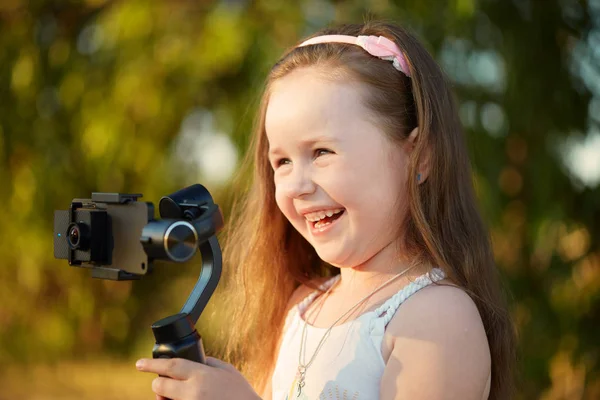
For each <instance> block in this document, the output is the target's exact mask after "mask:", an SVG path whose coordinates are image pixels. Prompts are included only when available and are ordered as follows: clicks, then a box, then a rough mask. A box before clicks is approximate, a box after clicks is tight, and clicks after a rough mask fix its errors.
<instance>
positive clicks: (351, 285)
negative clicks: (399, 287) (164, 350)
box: [335, 242, 431, 295]
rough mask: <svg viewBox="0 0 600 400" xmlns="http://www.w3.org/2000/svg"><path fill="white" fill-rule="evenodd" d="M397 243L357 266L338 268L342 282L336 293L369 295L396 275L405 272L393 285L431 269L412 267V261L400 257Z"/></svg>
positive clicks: (418, 266) (389, 245)
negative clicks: (368, 293)
mask: <svg viewBox="0 0 600 400" xmlns="http://www.w3.org/2000/svg"><path fill="white" fill-rule="evenodd" d="M398 248H399V247H398V245H397V243H396V242H392V243H390V244H388V245H387V246H386V247H384V248H383V249H381V251H379V252H378V253H377V254H375V255H374V256H373V257H371V258H370V259H368V260H366V261H365V262H363V263H361V264H359V265H355V266H337V267H338V268H339V269H340V275H341V276H340V281H339V282H338V283H337V284H336V288H335V291H337V292H339V293H342V292H343V293H354V294H355V295H356V294H360V293H367V292H369V291H371V290H373V289H375V288H376V287H378V286H379V285H381V284H383V283H384V282H386V281H388V280H389V279H391V278H393V277H394V276H395V275H398V274H399V273H401V272H403V271H405V270H406V269H407V268H410V269H409V270H408V271H406V272H404V273H403V274H402V276H400V277H398V278H397V279H395V280H394V281H393V282H392V283H391V284H394V283H397V282H399V281H404V282H405V281H407V280H410V279H411V278H415V277H417V276H419V275H422V274H424V273H426V272H428V271H429V270H430V269H431V268H430V267H427V266H423V265H413V266H411V263H410V260H408V259H406V258H405V257H401V256H399V251H398Z"/></svg>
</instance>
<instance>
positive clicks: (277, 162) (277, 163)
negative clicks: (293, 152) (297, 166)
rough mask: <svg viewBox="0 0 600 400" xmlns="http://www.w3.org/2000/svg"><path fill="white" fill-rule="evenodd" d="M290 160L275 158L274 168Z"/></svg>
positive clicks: (289, 162) (288, 162)
mask: <svg viewBox="0 0 600 400" xmlns="http://www.w3.org/2000/svg"><path fill="white" fill-rule="evenodd" d="M291 163H292V161H291V160H290V159H289V158H279V159H277V160H275V164H274V165H275V168H277V167H281V166H282V165H286V164H291Z"/></svg>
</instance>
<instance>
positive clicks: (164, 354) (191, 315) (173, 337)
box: [152, 236, 223, 364]
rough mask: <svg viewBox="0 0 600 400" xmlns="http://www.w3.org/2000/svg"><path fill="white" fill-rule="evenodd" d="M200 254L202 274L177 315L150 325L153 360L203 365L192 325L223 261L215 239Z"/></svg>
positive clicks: (202, 351) (203, 361) (216, 277)
mask: <svg viewBox="0 0 600 400" xmlns="http://www.w3.org/2000/svg"><path fill="white" fill-rule="evenodd" d="M200 254H201V256H202V272H201V273H200V277H199V278H198V281H197V282H196V285H195V286H194V289H193V290H192V293H191V294H190V296H189V297H188V299H187V301H186V303H185V305H184V306H183V308H182V309H181V311H180V312H179V314H175V315H171V316H169V317H166V318H163V319H161V320H159V321H157V322H155V323H154V324H152V332H153V333H154V338H155V339H156V344H155V345H154V349H153V350H152V357H153V358H185V359H187V360H191V361H196V362H200V363H202V364H205V363H206V357H205V355H204V348H203V345H202V338H201V336H200V335H199V334H198V332H197V331H196V328H195V325H196V322H197V321H198V318H200V314H201V313H202V311H203V310H204V308H205V307H206V304H207V303H208V301H209V299H210V297H211V296H212V294H213V293H214V291H215V289H216V288H217V284H218V283H219V279H220V278H221V270H222V265H223V258H222V253H221V248H220V246H219V242H218V241H217V237H216V236H212V237H211V238H210V239H208V240H207V241H206V242H204V243H202V244H200Z"/></svg>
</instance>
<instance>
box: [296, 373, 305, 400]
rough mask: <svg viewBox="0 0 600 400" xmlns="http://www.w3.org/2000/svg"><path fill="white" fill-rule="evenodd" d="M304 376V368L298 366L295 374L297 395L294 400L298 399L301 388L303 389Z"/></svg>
mask: <svg viewBox="0 0 600 400" xmlns="http://www.w3.org/2000/svg"><path fill="white" fill-rule="evenodd" d="M305 376H306V367H303V366H300V365H299V366H298V372H297V373H296V381H297V388H296V390H297V393H296V398H299V397H300V395H301V394H302V388H303V387H304V385H305V383H304V377H305Z"/></svg>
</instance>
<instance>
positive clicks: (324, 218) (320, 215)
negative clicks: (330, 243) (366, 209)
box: [304, 208, 344, 231]
mask: <svg viewBox="0 0 600 400" xmlns="http://www.w3.org/2000/svg"><path fill="white" fill-rule="evenodd" d="M343 212H344V209H343V208H336V209H331V210H322V211H315V212H310V213H307V214H304V218H306V220H307V221H308V222H310V223H311V224H312V226H313V228H314V229H316V230H319V231H323V230H324V229H325V227H327V226H328V225H331V223H332V222H333V221H335V220H336V219H338V218H339V217H340V216H341V215H342V213H343Z"/></svg>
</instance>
